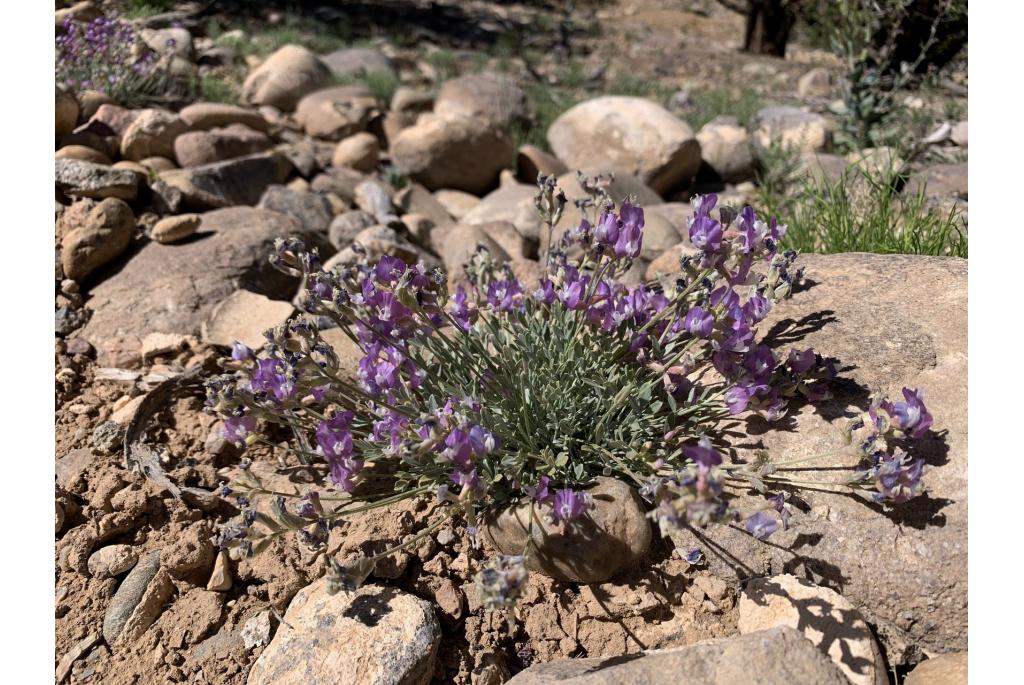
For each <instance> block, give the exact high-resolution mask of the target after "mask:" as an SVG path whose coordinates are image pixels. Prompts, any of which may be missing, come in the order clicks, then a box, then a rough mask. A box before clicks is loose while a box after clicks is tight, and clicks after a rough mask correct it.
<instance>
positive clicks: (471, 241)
mask: <svg viewBox="0 0 1024 685" xmlns="http://www.w3.org/2000/svg"><path fill="white" fill-rule="evenodd" d="M477 246H483V247H485V248H487V251H488V252H490V253H491V257H493V258H494V259H495V260H496V261H498V262H502V261H506V260H508V258H509V255H508V253H507V252H505V250H504V248H502V247H501V245H499V244H498V243H497V241H495V240H494V239H493V238H491V236H489V235H487V233H486V232H484V231H483V230H481V228H480V227H479V226H471V225H469V224H456V225H455V226H453V227H452V228H451V230H450V231H448V232H447V234H446V235H445V237H444V240H443V241H442V242H441V244H440V245H437V244H436V242H435V247H436V248H437V253H438V254H439V255H440V256H441V260H442V261H443V262H444V268H445V269H446V270H447V271H448V275H449V278H456V279H458V278H460V277H461V276H462V275H463V272H462V266H463V264H465V263H466V262H467V261H469V258H470V257H472V256H473V253H474V252H476V249H477Z"/></svg>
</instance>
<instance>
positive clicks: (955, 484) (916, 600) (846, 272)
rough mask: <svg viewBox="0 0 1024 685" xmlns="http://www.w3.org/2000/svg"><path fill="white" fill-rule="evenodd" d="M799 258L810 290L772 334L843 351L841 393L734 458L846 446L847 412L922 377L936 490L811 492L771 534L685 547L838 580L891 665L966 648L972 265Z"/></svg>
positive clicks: (714, 560)
mask: <svg viewBox="0 0 1024 685" xmlns="http://www.w3.org/2000/svg"><path fill="white" fill-rule="evenodd" d="M801 262H802V263H803V265H804V266H805V267H806V272H807V278H808V281H809V284H808V285H809V287H806V288H805V289H803V290H802V291H800V292H797V293H796V294H795V295H794V296H793V298H792V300H790V301H787V302H784V303H782V304H781V305H779V306H778V307H777V308H776V309H775V311H773V312H772V314H771V316H770V317H769V318H768V319H767V320H766V321H764V322H763V323H762V324H761V331H762V332H764V333H768V332H769V331H771V332H772V334H773V337H774V338H775V340H776V341H777V342H776V345H777V347H781V349H783V350H785V349H787V348H789V347H796V348H801V349H803V348H806V347H813V348H814V349H815V350H817V351H818V352H820V353H821V354H823V355H825V356H831V357H835V358H837V359H838V360H839V362H840V363H839V365H838V366H839V369H840V376H841V379H840V380H837V381H836V382H835V384H834V387H833V391H834V393H835V397H834V399H833V400H830V401H829V402H826V403H822V404H820V405H818V406H817V407H810V406H805V407H803V408H800V409H799V410H797V411H794V412H793V413H792V415H791V419H792V420H791V421H789V422H788V423H785V422H784V423H783V424H782V425H781V428H783V430H778V429H775V430H766V426H765V424H764V423H755V421H751V422H750V423H749V424H748V425H747V426H746V432H747V436H746V437H745V438H744V437H739V438H733V439H732V442H733V445H734V447H736V452H735V456H737V457H742V458H745V459H749V458H750V457H751V456H752V454H751V452H752V450H753V449H757V448H763V449H767V450H768V451H769V453H770V454H771V456H772V457H773V458H775V459H776V460H784V459H798V458H800V457H804V456H811V455H815V454H820V453H823V452H831V451H833V450H837V449H839V448H840V447H841V446H842V445H843V437H842V433H841V426H842V425H843V424H844V423H845V419H844V416H852V415H853V412H854V411H862V410H864V409H866V408H867V406H868V401H869V398H868V396H869V392H870V390H871V389H872V388H878V389H880V390H882V391H883V392H885V393H887V394H889V395H890V396H893V395H895V396H899V393H900V389H901V388H902V387H903V386H907V387H911V388H916V387H919V388H923V389H925V391H926V403H927V406H928V408H929V410H930V411H931V413H932V414H933V415H934V417H935V422H934V425H933V426H932V431H931V432H930V433H929V434H928V435H926V436H925V437H924V438H923V440H922V441H921V443H920V444H919V445H918V451H917V453H918V454H920V455H921V456H922V457H924V459H925V461H926V463H927V464H928V465H929V467H928V470H927V471H926V473H925V476H924V479H925V487H926V493H925V494H924V495H922V496H921V497H918V498H916V499H914V500H911V501H910V502H908V503H906V504H903V505H896V506H892V507H882V506H881V505H877V504H873V503H868V502H866V501H865V500H864V499H862V498H858V497H853V496H847V495H838V494H830V493H825V492H820V491H808V490H804V491H802V492H801V493H800V498H799V500H798V499H797V498H796V497H794V499H793V504H794V509H795V511H794V516H793V525H792V526H791V527H790V529H789V530H788V531H782V530H779V531H778V532H777V533H775V534H774V535H773V536H772V538H771V539H770V540H769V541H768V542H769V543H770V544H764V543H759V542H758V541H756V540H754V539H753V538H752V537H750V536H749V535H747V534H746V533H743V532H740V531H738V530H736V529H735V528H731V527H727V526H712V527H711V528H709V529H707V530H706V531H705V533H706V537H707V540H706V541H705V540H698V539H696V538H695V537H694V536H693V535H691V534H688V533H683V534H680V535H677V536H675V538H676V542H677V545H678V546H679V547H681V548H683V549H691V548H693V547H695V546H699V547H701V548H702V549H703V550H704V552H705V555H706V556H707V558H708V563H709V565H710V568H711V569H712V570H713V571H714V572H716V573H718V574H720V575H723V576H727V577H733V578H735V577H737V576H739V577H750V576H755V575H771V574H778V573H791V574H793V575H796V576H799V577H803V578H807V579H809V580H811V581H813V582H815V583H817V584H819V585H824V586H827V587H830V588H832V589H834V590H836V591H837V592H839V593H841V594H842V595H843V596H844V597H846V598H847V599H849V600H850V602H851V603H852V604H853V605H854V606H855V607H856V608H857V609H858V610H859V611H860V612H861V614H863V616H864V617H865V619H866V620H867V621H868V622H869V623H870V624H872V625H873V626H874V628H875V630H876V632H877V634H878V637H879V640H880V642H881V644H882V648H883V650H884V651H885V652H886V657H887V660H888V662H889V664H890V665H899V664H905V663H914V662H915V661H917V660H918V659H919V658H920V655H921V653H922V652H925V653H940V652H949V651H959V650H963V649H966V647H967V262H966V260H963V259H957V258H953V257H916V256H907V255H891V256H890V255H874V254H840V255H804V256H801V257H800V259H799V260H798V264H799V263H801ZM854 462H855V459H854V458H853V457H846V458H836V459H834V460H831V461H829V460H825V461H820V462H811V464H813V465H820V466H829V465H832V466H838V465H843V464H845V465H849V464H851V463H854ZM791 475H792V474H791ZM793 477H799V478H803V479H806V480H829V481H835V480H838V479H839V477H840V476H839V475H837V473H836V472H835V471H801V472H799V475H798V476H797V475H793ZM739 506H740V507H741V508H742V506H743V503H742V499H741V501H740V503H739Z"/></svg>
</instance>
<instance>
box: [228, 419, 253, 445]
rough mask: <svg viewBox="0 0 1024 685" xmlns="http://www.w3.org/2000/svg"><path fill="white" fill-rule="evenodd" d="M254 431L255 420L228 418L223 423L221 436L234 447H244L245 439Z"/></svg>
mask: <svg viewBox="0 0 1024 685" xmlns="http://www.w3.org/2000/svg"><path fill="white" fill-rule="evenodd" d="M254 430H256V419H255V418H253V417H252V416H230V417H228V418H227V419H225V421H224V429H223V430H222V431H221V434H222V435H223V436H224V439H225V440H227V441H228V442H230V443H231V444H233V445H235V446H236V447H245V439H246V438H247V437H248V436H249V434H250V433H252V432H253V431H254Z"/></svg>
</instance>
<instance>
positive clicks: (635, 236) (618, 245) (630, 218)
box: [614, 202, 644, 259]
mask: <svg viewBox="0 0 1024 685" xmlns="http://www.w3.org/2000/svg"><path fill="white" fill-rule="evenodd" d="M619 217H620V218H621V220H622V228H621V230H620V231H619V235H618V238H617V239H616V240H615V241H614V245H615V247H614V249H615V256H616V257H620V258H621V257H625V258H627V259H636V258H637V257H638V256H639V255H640V245H641V243H642V242H643V239H644V210H643V209H641V208H640V207H635V206H633V205H632V204H630V203H629V202H623V203H622V208H621V209H620V210H619Z"/></svg>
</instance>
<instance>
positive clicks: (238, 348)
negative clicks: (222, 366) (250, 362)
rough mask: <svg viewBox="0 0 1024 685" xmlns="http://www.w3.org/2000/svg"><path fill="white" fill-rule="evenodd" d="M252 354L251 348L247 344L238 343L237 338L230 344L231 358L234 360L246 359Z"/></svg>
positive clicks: (251, 356)
mask: <svg viewBox="0 0 1024 685" xmlns="http://www.w3.org/2000/svg"><path fill="white" fill-rule="evenodd" d="M254 356H255V355H254V354H253V351H252V349H251V348H250V347H249V346H248V345H245V344H243V343H240V342H238V341H237V340H236V341H235V343H234V344H233V345H232V346H231V358H232V359H234V360H235V361H238V362H240V361H245V360H247V359H252V358H253V357H254Z"/></svg>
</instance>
